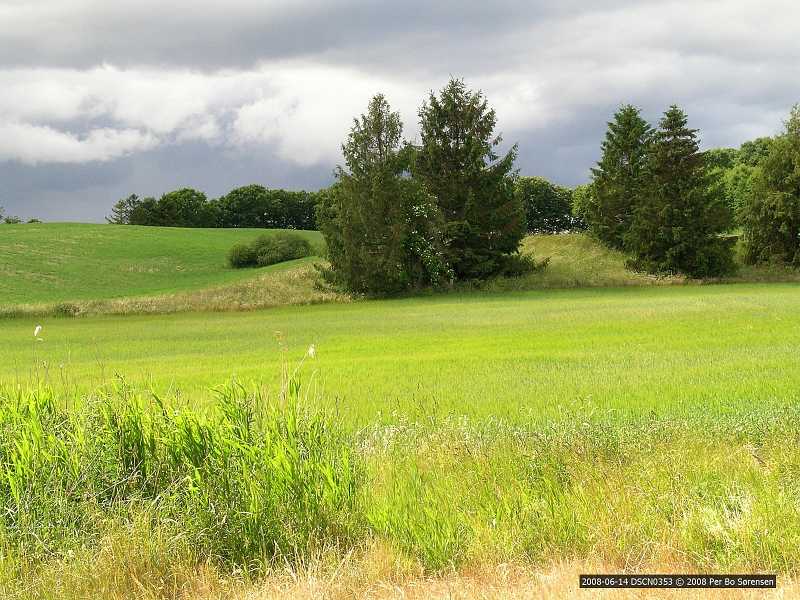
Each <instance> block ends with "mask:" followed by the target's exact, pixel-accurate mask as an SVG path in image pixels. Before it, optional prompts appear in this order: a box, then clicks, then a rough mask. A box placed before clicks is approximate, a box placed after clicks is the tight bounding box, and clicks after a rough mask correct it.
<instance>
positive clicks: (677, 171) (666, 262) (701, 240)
mask: <svg viewBox="0 0 800 600" xmlns="http://www.w3.org/2000/svg"><path fill="white" fill-rule="evenodd" d="M695 134H696V130H694V129H689V128H688V127H687V118H686V115H685V114H684V113H683V111H681V110H680V109H679V108H678V107H677V106H675V105H673V106H671V107H670V109H669V110H668V111H666V112H665V113H664V118H663V119H661V122H660V124H659V130H658V131H657V132H656V133H655V134H654V136H653V143H652V145H650V147H649V149H648V154H647V163H646V166H645V169H644V177H643V186H642V192H641V194H638V201H637V203H636V205H635V208H634V212H633V218H632V221H631V227H630V230H629V232H628V233H627V234H625V235H624V236H623V237H624V240H625V245H626V246H627V248H629V249H630V250H631V251H632V252H633V254H634V256H635V260H634V261H633V263H632V264H633V265H634V266H635V267H637V268H641V269H644V270H646V271H649V272H653V273H664V272H667V273H675V272H680V273H685V274H687V275H690V276H692V277H711V276H716V275H722V274H725V273H727V272H729V271H731V270H732V269H733V250H732V245H733V242H734V238H724V237H721V235H720V234H722V233H725V232H727V231H730V230H731V229H732V228H733V215H732V213H731V210H730V208H729V207H728V205H727V203H726V202H725V194H724V189H723V187H722V183H721V180H720V177H719V173H718V172H716V171H713V170H712V169H711V168H710V167H709V165H708V162H707V157H706V155H705V153H703V152H700V150H699V145H698V142H697V136H696V135H695Z"/></svg>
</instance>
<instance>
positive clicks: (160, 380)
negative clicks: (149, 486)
mask: <svg viewBox="0 0 800 600" xmlns="http://www.w3.org/2000/svg"><path fill="white" fill-rule="evenodd" d="M36 325H41V326H42V331H41V333H40V334H39V336H40V337H41V338H42V340H43V341H41V342H38V341H35V339H34V336H33V330H34V327H35V326H36ZM275 331H281V332H282V333H283V336H284V340H283V341H284V343H285V345H286V347H287V348H288V351H287V352H286V354H285V359H286V361H287V363H288V364H289V365H294V364H296V363H297V362H299V360H300V359H301V358H302V356H303V354H304V353H305V352H306V350H307V349H308V348H309V346H310V345H312V344H313V345H314V346H315V348H316V353H317V357H316V359H315V360H313V361H311V360H309V361H307V362H306V363H305V364H304V365H303V367H302V369H301V371H300V375H301V376H302V377H303V378H304V379H305V380H308V379H309V378H310V377H311V373H312V372H313V371H317V374H316V375H315V382H316V383H317V384H318V386H319V387H318V388H317V389H318V391H319V393H320V395H321V396H322V397H323V398H324V401H325V402H334V401H337V402H338V403H339V405H340V406H341V407H342V408H343V409H345V410H347V411H348V412H350V413H352V414H353V416H354V420H355V421H357V422H359V423H363V422H364V421H368V420H370V419H373V418H374V417H375V416H376V415H377V413H378V412H381V413H382V414H384V415H386V414H390V413H392V412H394V411H397V412H401V413H408V414H411V413H414V414H416V413H418V412H419V411H423V412H424V411H432V410H436V411H439V412H440V414H447V413H452V414H456V415H458V414H466V415H470V416H472V417H479V418H483V417H486V416H488V415H490V414H491V415H495V416H501V417H504V418H512V419H513V418H514V417H515V415H518V414H519V413H520V411H532V412H533V414H534V415H536V416H541V417H542V418H544V417H553V416H554V415H556V414H557V413H558V407H559V406H562V407H563V406H567V405H570V404H571V403H572V402H574V401H577V402H579V403H584V402H591V404H592V406H595V407H597V409H598V410H607V409H612V408H613V409H624V410H627V411H633V412H635V413H647V412H649V411H651V410H654V411H656V412H658V413H661V412H663V411H674V410H676V409H687V410H689V409H691V410H715V411H716V410H721V411H728V410H738V409H741V408H747V407H754V406H760V405H763V404H782V403H793V402H795V401H796V400H797V399H798V394H800V385H798V384H800V368H799V367H800V355H798V353H797V352H796V347H797V339H798V335H800V287H799V286H798V285H797V284H794V283H783V284H761V285H738V284H737V285H720V286H652V287H630V288H589V289H578V290H542V291H531V292H518V293H504V294H499V293H480V294H454V295H444V296H442V295H440V296H433V297H425V298H409V299H404V300H389V301H376V302H357V303H349V304H340V303H337V304H329V305H323V306H310V307H286V308H277V309H271V310H267V311H255V312H247V313H188V314H178V315H154V316H130V317H99V318H77V319H38V320H33V319H11V320H2V321H0V340H2V341H1V342H0V343H2V346H3V349H4V351H3V353H2V355H0V379H2V380H3V381H7V382H8V381H14V382H21V383H25V384H27V383H29V382H31V381H33V380H34V379H35V377H36V373H37V370H38V373H39V375H42V374H43V369H42V366H41V365H42V362H43V361H45V362H46V363H47V365H48V376H49V377H50V379H51V380H52V381H53V382H54V383H58V384H59V385H62V380H63V381H66V382H68V383H70V384H71V385H77V386H78V387H81V388H84V389H85V388H88V387H91V385H98V384H99V383H101V378H102V376H103V373H104V375H105V378H106V379H111V378H113V376H114V375H115V374H117V373H119V374H121V375H122V376H124V377H125V378H126V380H128V381H130V382H135V383H136V384H137V385H138V386H139V388H140V389H141V388H143V387H144V386H145V385H146V382H149V383H150V384H152V385H153V386H154V388H155V389H156V390H158V391H159V392H161V393H165V392H166V391H167V390H168V389H172V390H176V389H177V390H180V392H181V393H182V394H183V396H184V397H192V398H197V399H205V398H208V397H209V396H210V394H209V393H208V388H211V387H212V386H214V385H216V384H219V383H221V382H223V381H226V380H227V379H229V378H231V377H232V376H233V375H234V374H235V375H236V376H237V377H238V378H239V380H240V381H243V382H255V383H257V384H260V385H264V386H265V387H266V389H267V390H269V391H270V392H271V393H272V394H275V393H276V392H277V387H278V380H279V373H280V368H279V361H280V360H281V353H279V351H278V340H277V339H276V337H275V333H274V332H275ZM93 340H94V341H96V344H95V343H94V342H93ZM98 352H99V355H98ZM61 365H64V367H63V369H62V367H61ZM37 367H38V369H37ZM334 399H336V400H334Z"/></svg>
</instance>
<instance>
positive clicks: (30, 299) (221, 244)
mask: <svg viewBox="0 0 800 600" xmlns="http://www.w3.org/2000/svg"><path fill="white" fill-rule="evenodd" d="M263 233H264V230H261V229H181V228H173V227H135V226H112V225H90V224H85V223H28V224H20V225H14V226H9V227H0V273H2V275H3V285H2V287H0V306H3V305H11V304H26V303H47V302H65V301H77V300H98V299H105V298H117V297H122V296H142V295H152V294H167V293H173V292H179V291H186V290H194V289H197V288H202V287H207V286H212V285H219V284H224V283H229V282H234V281H239V280H242V279H248V278H252V277H253V271H252V270H247V269H246V270H241V271H239V270H234V269H228V268H226V267H225V257H226V255H227V252H228V249H229V248H230V247H231V246H232V245H234V244H236V243H241V242H250V241H252V240H253V239H255V238H256V237H257V236H259V235H261V234H263ZM302 234H303V235H305V236H307V237H308V238H309V240H310V241H311V242H312V243H313V244H314V245H316V246H317V247H319V246H320V245H321V244H322V236H321V235H320V234H319V232H316V231H307V232H302Z"/></svg>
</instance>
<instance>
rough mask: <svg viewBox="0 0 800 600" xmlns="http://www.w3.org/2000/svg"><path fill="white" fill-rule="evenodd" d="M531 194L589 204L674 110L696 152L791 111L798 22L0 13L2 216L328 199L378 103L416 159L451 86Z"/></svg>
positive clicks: (341, 10) (483, 5) (692, 17)
mask: <svg viewBox="0 0 800 600" xmlns="http://www.w3.org/2000/svg"><path fill="white" fill-rule="evenodd" d="M451 77H454V78H458V79H463V80H464V81H465V83H466V85H467V87H468V88H469V89H471V90H473V91H476V92H477V91H480V92H481V93H482V94H483V95H484V97H485V98H486V99H487V101H488V103H489V106H490V107H491V108H493V109H494V110H495V111H496V114H497V132H498V133H502V138H503V141H502V143H501V145H500V147H499V149H500V150H501V151H506V150H508V149H509V148H511V147H512V145H513V144H515V143H516V144H518V157H517V161H516V163H515V165H516V167H517V168H518V169H519V174H520V175H521V176H530V175H538V176H541V177H545V178H547V179H549V180H550V181H553V182H554V183H558V184H560V185H564V186H567V187H575V186H577V185H581V184H585V183H587V182H588V181H589V179H590V170H589V169H590V168H591V167H592V166H594V165H595V163H596V161H597V160H599V158H600V154H601V150H600V143H601V141H602V140H603V138H604V135H605V132H606V130H607V125H606V123H607V121H610V120H611V119H612V118H613V113H614V111H615V110H617V109H618V108H619V107H620V106H621V105H623V104H628V103H630V104H633V105H634V106H637V107H638V108H640V109H641V111H642V115H643V116H644V117H645V118H646V119H647V120H648V121H649V122H650V123H652V124H654V125H655V124H657V123H658V120H659V119H660V118H661V116H662V114H663V112H664V111H665V110H666V109H667V108H669V106H670V105H672V104H677V105H678V106H679V107H680V108H681V109H682V110H683V111H684V112H685V113H686V114H687V115H688V118H689V125H690V126H691V127H693V128H696V129H698V136H699V138H700V140H701V148H703V149H708V148H714V147H738V146H739V145H740V144H741V143H742V142H743V141H746V140H749V139H754V138H756V137H759V136H765V135H770V136H771V135H776V134H779V133H780V132H781V131H782V130H783V122H782V121H783V120H784V119H786V118H788V115H789V110H790V108H791V107H792V106H793V105H794V104H795V103H797V102H800V2H798V0H708V1H704V0H683V1H676V0H652V1H626V0H561V1H556V0H553V1H550V0H547V1H536V0H528V1H524V2H521V1H511V0H494V1H493V2H486V0H481V1H477V0H463V1H455V0H371V1H370V0H329V1H325V0H225V1H224V2H222V1H207V0H157V1H156V0H114V1H113V2H109V1H108V0H0V206H2V207H5V213H6V214H10V215H18V216H19V217H20V218H22V219H23V220H28V219H30V218H38V219H40V220H42V221H47V222H51V221H80V222H104V217H105V216H107V215H109V214H110V213H111V207H112V206H113V205H114V204H115V203H116V202H117V201H118V200H119V199H121V198H125V197H127V196H129V195H130V194H137V195H139V196H140V197H146V196H155V197H158V196H160V195H161V194H162V193H165V192H168V191H170V190H174V189H179V188H183V187H192V188H195V189H198V190H202V191H204V192H205V193H206V194H207V196H208V197H209V198H216V197H219V196H221V195H223V194H225V193H227V192H228V191H230V190H231V189H233V188H236V187H239V186H243V185H249V184H252V183H259V184H262V185H265V186H266V187H268V188H285V189H293V190H299V189H305V190H308V191H314V190H317V189H320V188H323V187H327V186H329V185H330V184H331V183H333V181H334V177H333V171H334V168H335V167H336V165H339V164H343V162H344V161H343V158H342V155H341V145H342V143H343V142H344V141H346V139H347V135H348V133H349V132H350V128H351V127H352V124H353V119H354V118H355V117H358V116H359V115H361V114H362V113H364V112H366V109H367V105H368V103H369V100H370V99H371V98H372V97H373V96H374V95H375V94H377V93H382V94H384V96H385V97H386V99H387V101H388V102H389V104H390V105H391V107H392V109H393V110H396V111H399V112H400V115H401V118H402V120H403V123H404V126H405V128H404V132H405V137H406V138H407V139H409V140H412V141H414V140H416V141H418V136H419V124H418V120H419V116H418V111H419V109H420V107H421V106H422V104H423V102H425V100H426V99H427V98H428V97H429V95H430V94H431V93H438V92H439V91H440V90H441V89H442V88H443V87H444V86H445V85H446V84H447V82H448V80H449V79H450V78H451Z"/></svg>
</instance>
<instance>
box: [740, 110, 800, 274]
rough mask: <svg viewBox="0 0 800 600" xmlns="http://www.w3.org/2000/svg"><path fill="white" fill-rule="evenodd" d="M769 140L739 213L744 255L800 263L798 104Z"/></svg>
mask: <svg viewBox="0 0 800 600" xmlns="http://www.w3.org/2000/svg"><path fill="white" fill-rule="evenodd" d="M784 124H785V126H786V132H785V133H783V134H782V135H779V136H778V137H776V138H775V139H774V140H773V141H772V142H771V144H770V151H769V154H768V156H766V157H764V158H762V159H761V160H760V162H759V164H760V168H759V171H758V172H757V173H756V175H755V177H754V180H753V184H752V195H751V196H750V198H749V199H748V201H747V203H746V205H745V208H744V211H743V214H742V226H743V238H744V258H745V261H747V262H749V263H756V262H778V263H786V264H791V265H793V266H795V267H800V107H798V105H797V104H795V105H794V107H793V108H792V110H791V112H790V114H789V120H788V121H785V122H784Z"/></svg>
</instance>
